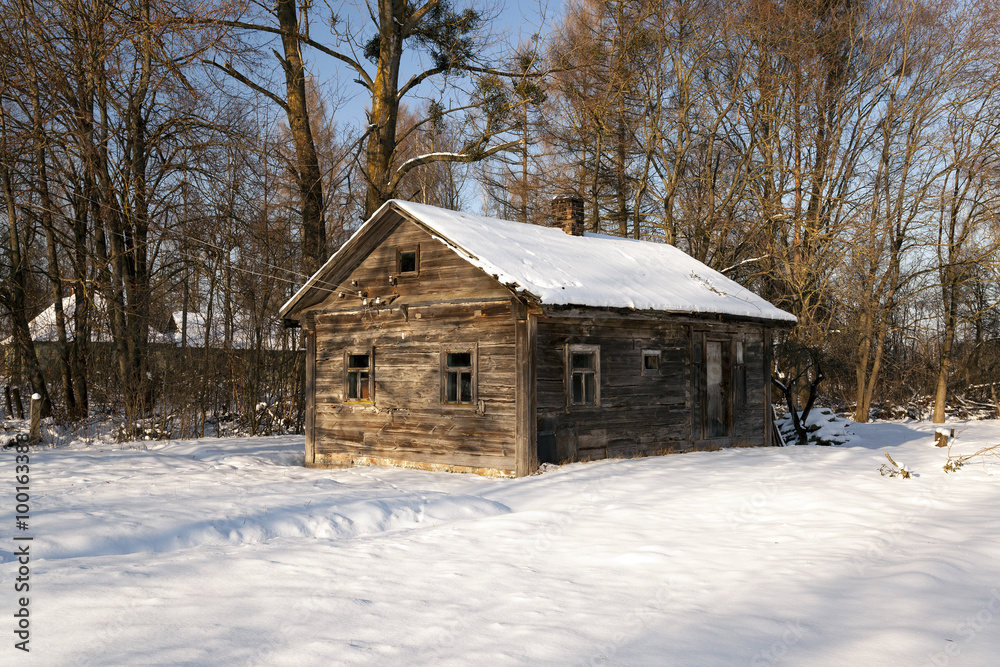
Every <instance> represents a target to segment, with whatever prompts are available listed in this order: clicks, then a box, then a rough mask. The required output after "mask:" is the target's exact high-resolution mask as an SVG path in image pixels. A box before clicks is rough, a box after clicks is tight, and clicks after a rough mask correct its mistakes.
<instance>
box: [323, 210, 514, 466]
mask: <svg viewBox="0 0 1000 667" xmlns="http://www.w3.org/2000/svg"><path fill="white" fill-rule="evenodd" d="M416 245H419V248H420V258H419V274H418V275H413V276H403V275H397V273H396V251H397V249H398V248H410V247H414V246H416ZM390 275H394V276H396V277H397V279H396V281H395V283H396V284H394V285H393V284H390V281H389V276H390ZM355 281H356V284H355ZM341 292H344V293H345V296H344V297H341V296H340V293H341ZM376 298H377V299H378V301H379V303H378V304H377V305H376V303H375V301H376ZM363 300H367V305H363ZM511 305H512V301H511V295H510V293H509V292H508V291H507V290H506V289H504V288H503V287H502V286H501V285H499V284H498V283H497V282H496V281H495V280H492V279H491V278H489V277H488V276H486V275H485V274H484V273H483V272H482V271H480V270H478V269H476V268H475V267H473V266H471V265H470V264H469V263H468V262H466V261H465V260H463V259H462V258H461V257H459V256H458V255H456V254H455V253H454V252H453V251H452V250H450V249H449V248H447V247H446V246H444V245H443V244H442V243H441V242H439V241H437V240H435V239H433V238H432V237H431V236H430V235H428V234H427V233H426V232H424V231H423V230H422V229H421V228H420V227H418V226H417V225H415V224H413V223H411V222H402V223H401V224H400V225H399V227H398V228H397V229H396V230H395V231H393V232H392V233H390V234H389V235H388V237H387V238H386V239H385V240H384V241H383V242H382V243H381V244H380V245H379V246H378V247H377V248H375V249H374V251H373V252H372V253H371V254H370V255H369V256H368V257H367V258H366V259H365V260H364V261H363V262H362V263H361V265H360V266H358V267H357V268H356V269H355V270H354V271H352V272H350V274H349V275H347V276H345V277H343V279H342V280H341V281H339V283H338V284H336V285H333V286H331V293H330V296H328V297H327V298H326V299H325V300H324V301H323V302H321V303H319V304H317V305H315V306H314V307H312V308H311V309H310V310H311V311H312V312H313V314H314V319H315V329H316V372H315V378H316V381H315V382H316V400H315V405H316V407H315V410H316V418H315V433H314V437H313V438H312V439H311V441H312V444H313V448H314V449H315V464H316V465H351V464H356V463H365V462H372V463H395V464H423V465H424V466H425V467H444V468H448V467H452V468H460V469H472V470H479V471H486V470H489V471H493V472H502V473H507V474H513V472H514V471H515V468H516V464H515V452H514V441H515V438H514V436H515V400H514V388H515V367H516V365H515V317H514V314H513V313H512V307H511ZM449 348H450V349H457V348H468V349H472V350H474V351H475V355H476V370H477V375H478V378H477V386H478V396H477V398H478V401H477V403H476V404H474V405H468V406H465V405H463V406H452V405H442V403H441V366H440V361H441V353H442V351H443V350H446V349H449ZM369 349H371V350H372V353H373V358H374V364H373V374H374V392H373V396H372V401H371V402H370V403H364V402H352V401H349V400H347V398H346V396H345V382H344V377H345V375H344V374H345V369H344V355H345V353H346V352H355V353H359V352H364V351H366V350H369Z"/></svg>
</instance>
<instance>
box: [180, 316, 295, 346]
mask: <svg viewBox="0 0 1000 667" xmlns="http://www.w3.org/2000/svg"><path fill="white" fill-rule="evenodd" d="M222 317H223V315H222V314H221V313H215V315H214V316H213V318H212V328H211V336H210V337H209V343H210V345H209V347H212V348H221V347H223V346H225V343H226V330H225V323H224V322H223V320H222ZM207 319H208V318H207V317H206V314H205V313H203V312H199V311H190V310H189V311H188V313H187V332H186V333H187V336H186V344H187V346H188V347H196V348H203V347H205V338H206V337H205V331H206V329H207V328H208V327H207V324H208V321H207ZM260 328H261V333H262V336H263V338H262V340H261V345H262V347H263V348H264V349H272V350H276V349H279V348H280V347H281V326H280V324H279V323H278V322H277V321H274V320H270V321H268V322H264V323H262V326H261V327H260ZM255 330H256V327H253V326H251V322H250V318H249V317H248V316H247V315H246V314H245V313H243V312H242V311H237V312H235V313H233V321H232V323H231V324H230V336H231V340H230V341H229V345H230V347H231V348H233V349H236V350H243V349H253V348H254V347H256V339H255V337H254V334H253V332H254V331H255ZM184 333H185V332H184V311H183V310H178V311H175V312H173V313H171V314H170V322H169V323H168V324H167V331H166V332H164V334H163V335H164V337H165V338H166V339H167V340H168V341H169V342H170V343H172V344H173V345H181V344H183V343H184V342H185V341H184V340H182V339H184V338H185V336H184Z"/></svg>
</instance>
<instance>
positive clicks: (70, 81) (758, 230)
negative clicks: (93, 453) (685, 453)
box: [0, 0, 1000, 432]
mask: <svg viewBox="0 0 1000 667" xmlns="http://www.w3.org/2000/svg"><path fill="white" fill-rule="evenodd" d="M996 9H997V7H996V6H995V3H994V2H993V0H989V1H988V2H985V3H979V4H977V5H976V6H975V7H971V6H969V3H964V2H960V1H959V0H867V1H866V0H825V1H824V2H815V1H814V0H786V1H778V0H740V1H738V2H720V1H719V0H672V1H671V2H662V1H659V0H571V1H570V2H568V3H567V4H566V6H565V8H564V15H563V16H562V17H561V18H560V19H559V20H558V21H557V22H556V23H555V24H554V27H553V29H552V30H551V31H550V32H549V34H536V35H533V36H531V37H530V38H527V39H525V40H524V41H522V42H521V43H520V44H517V45H514V46H509V47H507V46H502V44H501V42H500V41H499V38H498V37H497V36H496V35H494V34H493V33H492V32H491V27H490V26H491V25H492V23H491V20H490V19H491V17H489V16H488V15H486V14H485V13H484V11H483V9H481V8H477V7H476V6H474V5H470V6H464V5H463V6H459V5H458V4H454V3H452V2H450V1H449V0H423V1H422V2H410V1H408V0H379V2H372V3H359V4H358V5H357V6H352V5H350V4H349V3H348V4H344V5H341V6H338V7H337V8H331V6H330V5H325V6H323V7H319V6H313V3H311V2H309V1H308V0H278V2H275V3H258V2H250V1H239V0H205V1H204V2H179V3H177V2H171V3H167V2H161V1H160V0H125V1H124V2H116V3H110V2H108V1H107V0H53V1H52V2H46V3H39V2H36V1H34V0H0V23H2V27H3V30H4V31H5V35H7V36H8V38H7V39H6V40H5V41H4V42H3V43H2V44H0V192H2V200H3V205H4V206H3V208H2V212H0V228H2V230H3V232H4V234H3V236H4V246H5V252H4V253H3V255H2V266H0V272H2V273H3V282H2V287H0V315H2V316H3V317H2V319H0V334H2V335H3V336H5V337H6V336H8V335H9V336H10V340H11V343H10V345H8V346H7V348H8V350H7V353H6V357H5V359H6V374H7V375H8V376H9V379H10V380H11V381H14V382H25V383H30V384H31V388H32V390H33V391H35V392H38V393H40V394H42V395H43V396H44V397H45V399H44V400H45V401H46V404H47V405H48V406H51V405H56V406H57V408H58V409H59V410H60V411H61V413H62V414H64V415H66V416H67V417H69V418H74V419H75V418H79V417H82V416H84V415H86V414H87V413H88V409H89V406H90V405H91V404H100V405H102V406H106V405H118V406H124V410H123V411H124V413H125V414H126V415H127V416H129V417H130V418H136V417H139V416H144V415H150V414H151V413H158V414H160V415H161V416H162V415H164V414H166V413H168V412H177V411H180V412H183V413H184V414H188V415H190V414H194V413H198V414H195V415H194V416H189V417H185V420H186V421H185V424H189V426H190V429H191V431H192V432H203V431H204V430H205V424H206V423H208V421H209V420H210V413H225V412H236V413H239V414H241V415H244V416H246V418H247V419H249V420H250V421H251V422H253V423H254V424H256V420H258V419H259V418H260V416H261V415H262V414H264V413H265V412H268V411H269V410H270V411H271V412H270V413H268V414H272V416H273V409H272V408H273V406H277V405H279V404H280V405H285V406H287V407H286V408H282V409H283V410H285V411H286V412H287V413H288V414H292V413H294V411H295V407H294V406H295V400H296V399H295V397H296V396H297V391H298V388H297V384H296V383H297V381H298V380H297V378H298V375H299V372H300V366H299V364H300V357H299V355H298V354H297V352H296V350H297V347H298V342H297V340H296V338H295V336H294V335H293V334H291V333H289V332H282V331H281V330H280V328H278V327H277V323H275V322H274V321H273V316H274V313H275V312H276V311H277V309H278V307H279V306H280V304H281V303H282V302H283V300H284V299H286V298H287V297H288V296H289V295H290V294H291V293H292V291H293V290H294V289H295V287H296V286H297V285H300V284H301V283H302V281H303V280H304V277H305V276H307V275H309V274H310V273H311V272H313V271H314V270H315V269H316V268H317V267H318V266H320V264H321V263H322V262H323V261H324V260H325V259H326V257H327V256H328V255H329V253H330V252H331V251H332V250H335V249H336V248H337V247H339V245H340V243H341V242H342V241H343V240H344V239H345V238H346V237H347V235H348V234H349V233H350V232H351V231H352V230H353V229H354V228H355V227H356V225H357V224H358V223H359V221H360V220H363V219H364V218H365V217H367V215H369V214H370V213H371V212H373V211H374V210H375V209H376V208H377V207H378V206H380V205H381V204H382V203H383V202H384V201H386V200H387V199H389V198H392V197H401V198H406V199H414V200H418V201H423V202H427V203H433V204H438V205H442V206H446V207H449V208H463V207H465V208H469V207H472V208H475V207H477V205H479V203H480V202H482V206H483V207H484V208H485V209H486V210H487V211H489V212H491V213H495V214H497V215H498V216H500V217H505V218H510V219H516V220H521V221H524V222H534V223H545V222H546V218H547V216H548V215H549V214H550V213H549V205H548V202H549V200H550V199H551V197H552V196H555V195H566V194H575V195H576V196H578V197H580V198H582V199H584V200H585V201H586V202H587V211H588V224H589V227H590V228H591V229H592V230H594V231H601V232H604V233H611V234H619V235H622V236H631V237H635V238H645V239H652V240H659V241H663V242H666V243H672V244H675V245H677V246H679V247H680V248H682V249H683V250H685V251H687V252H689V253H690V254H692V255H693V256H695V257H697V258H698V259H700V260H702V261H704V262H706V263H708V264H709V265H712V266H714V267H715V268H717V269H720V270H722V271H724V272H725V273H727V274H728V275H730V276H731V277H733V278H735V279H737V280H740V281H741V282H743V283H745V284H749V285H752V286H753V287H754V288H755V289H756V290H757V291H758V292H760V293H761V294H762V295H764V296H766V297H768V298H770V299H771V300H773V301H774V302H775V303H777V304H779V305H780V306H782V307H784V308H786V309H787V310H789V311H791V312H793V313H794V314H795V315H796V316H798V318H799V325H798V327H797V328H796V329H795V330H794V331H793V332H790V333H789V334H788V336H787V338H786V339H785V340H784V341H783V342H782V347H781V366H782V369H783V371H784V372H786V373H788V374H790V375H792V376H796V375H800V376H802V378H803V381H802V382H801V383H800V386H810V385H813V386H815V385H816V378H817V376H818V375H819V374H820V373H821V372H822V374H823V375H824V377H825V378H827V379H826V382H825V385H824V387H825V388H826V390H827V391H828V392H830V393H831V395H833V396H835V397H836V398H839V399H841V400H843V401H844V402H845V403H847V404H850V405H851V406H852V409H853V410H854V413H855V417H856V418H857V419H859V420H867V419H868V416H869V414H870V412H871V410H872V408H873V406H874V405H876V404H879V403H883V402H886V401H897V402H898V401H904V400H906V399H908V398H910V397H911V396H913V395H919V396H931V395H933V396H934V417H935V419H943V417H944V411H945V406H946V399H947V397H948V392H949V391H953V390H954V389H956V388H960V387H966V386H970V385H971V386H977V387H987V388H990V389H991V388H992V378H991V374H992V371H993V370H994V367H995V365H996V362H995V361H994V359H1000V354H997V352H998V351H1000V350H998V349H997V344H996V340H997V334H998V326H1000V321H998V318H997V313H996V310H995V305H996V302H997V294H996V291H997V290H996V287H995V285H996V280H995V278H996V273H997V271H998V266H1000V265H998V263H997V261H996V260H997V257H998V255H997V251H998V236H997V233H996V232H997V225H996V222H997V212H998V203H1000V202H998V201H997V195H998V188H997V186H998V185H1000V181H998V176H1000V172H998V167H1000V164H998V160H1000V107H998V101H1000V76H998V75H1000V71H998V68H1000V53H998V51H997V49H998V48H1000V47H998V46H997V44H998V43H1000V40H998V39H997V38H998V34H997V32H998V27H997V26H998V22H997V18H1000V17H998V16H997V13H996ZM321 62H322V63H325V64H324V66H323V70H324V71H326V72H328V73H329V72H335V73H336V77H335V80H337V81H341V83H340V84H327V83H323V82H322V81H320V80H319V79H318V78H316V77H315V76H312V75H311V74H310V73H311V72H312V73H315V72H317V71H318V69H317V63H321ZM350 98H354V99H357V98H361V99H363V100H364V102H365V107H366V117H365V122H364V123H363V124H361V125H359V126H355V125H352V124H351V123H345V122H339V123H338V122H335V121H334V119H335V118H336V117H337V116H338V110H339V105H340V103H341V101H342V100H344V99H350ZM69 296H73V297H74V300H73V301H72V303H74V307H73V308H72V310H69V309H67V310H66V311H65V312H64V311H63V308H62V305H63V303H69V302H68V301H64V300H66V298H67V297H69ZM53 303H54V304H55V313H54V329H55V334H54V336H53V337H52V340H51V341H47V342H46V347H45V350H46V351H45V352H44V354H40V353H39V351H38V350H36V349H35V348H36V347H37V346H36V344H35V343H34V342H33V334H32V332H30V331H29V326H28V323H29V321H30V320H31V318H32V317H34V316H35V315H36V314H37V313H39V312H40V311H41V310H43V309H44V308H45V307H46V306H48V305H49V304H53ZM189 313H190V314H191V315H190V317H192V318H194V319H195V320H197V322H192V323H188V318H189V315H188V314H189ZM178 320H179V321H178ZM189 324H190V327H192V329H191V330H192V331H193V330H194V329H197V331H198V332H199V333H198V334H197V336H195V337H194V338H198V337H199V336H200V339H199V340H200V342H199V341H195V340H193V338H192V337H191V336H188V332H189ZM171 326H173V327H174V329H176V330H175V331H173V330H172V331H171V335H173V344H172V347H171V348H170V352H169V353H167V352H162V351H158V350H160V348H159V347H157V346H158V345H159V343H158V341H160V340H161V339H162V337H163V336H164V335H166V333H165V330H166V329H169V328H170V327H171ZM98 332H105V333H104V334H99V333H98ZM213 332H214V333H213ZM102 336H103V337H102ZM36 337H37V336H36ZM216 339H217V340H218V341H219V342H217V343H215V342H212V341H214V340H216ZM178 347H179V350H178V349H177V348H178ZM46 355H48V357H46ZM102 355H103V356H102ZM42 357H45V358H44V359H43V358H42ZM956 360H960V361H956ZM98 380H99V381H98ZM262 404H263V405H264V406H265V407H264V408H263V411H262V408H261V405H262ZM48 409H51V408H48ZM185 410H186V412H185ZM292 421H293V422H294V419H293V420H292ZM254 428H256V426H254Z"/></svg>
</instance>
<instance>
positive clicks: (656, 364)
mask: <svg viewBox="0 0 1000 667" xmlns="http://www.w3.org/2000/svg"><path fill="white" fill-rule="evenodd" d="M642 374H643V375H659V374H660V351H659V350H643V351H642Z"/></svg>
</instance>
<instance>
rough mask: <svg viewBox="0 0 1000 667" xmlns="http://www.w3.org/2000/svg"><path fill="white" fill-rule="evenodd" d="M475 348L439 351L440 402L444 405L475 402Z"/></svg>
mask: <svg viewBox="0 0 1000 667" xmlns="http://www.w3.org/2000/svg"><path fill="white" fill-rule="evenodd" d="M476 384H477V383H476V354H475V350H472V349H468V348H466V349H462V350H454V349H452V350H443V351H442V352H441V402H442V403H444V404H446V405H472V404H474V403H475V402H476Z"/></svg>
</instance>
